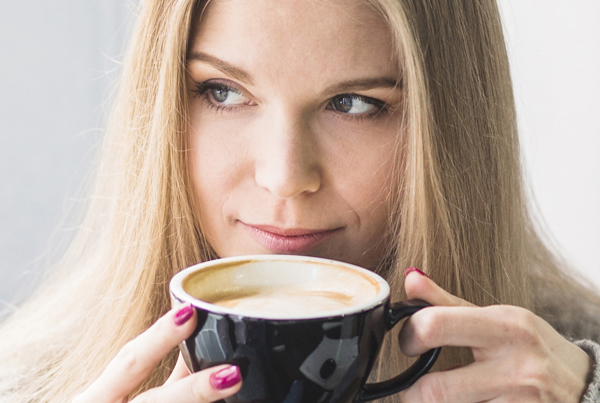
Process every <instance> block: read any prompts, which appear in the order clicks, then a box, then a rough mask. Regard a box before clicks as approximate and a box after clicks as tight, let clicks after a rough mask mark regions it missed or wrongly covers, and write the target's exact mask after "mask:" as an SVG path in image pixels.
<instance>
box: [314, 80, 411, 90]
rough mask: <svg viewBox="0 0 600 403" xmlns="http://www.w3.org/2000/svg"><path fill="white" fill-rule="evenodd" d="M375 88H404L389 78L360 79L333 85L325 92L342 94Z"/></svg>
mask: <svg viewBox="0 0 600 403" xmlns="http://www.w3.org/2000/svg"><path fill="white" fill-rule="evenodd" d="M373 88H393V89H395V88H398V89H401V88H402V83H401V82H400V81H399V80H397V79H395V78H389V77H376V78H359V79H356V80H348V81H343V82H341V83H336V84H333V85H331V86H329V87H327V89H326V90H325V91H324V92H325V93H326V94H340V93H344V92H351V91H361V90H362V91H364V90H369V89H373Z"/></svg>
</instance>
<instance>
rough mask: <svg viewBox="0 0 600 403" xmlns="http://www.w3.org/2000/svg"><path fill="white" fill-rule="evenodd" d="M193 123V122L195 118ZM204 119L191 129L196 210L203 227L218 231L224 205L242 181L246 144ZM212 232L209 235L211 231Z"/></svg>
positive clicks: (190, 156) (192, 174) (190, 162)
mask: <svg viewBox="0 0 600 403" xmlns="http://www.w3.org/2000/svg"><path fill="white" fill-rule="evenodd" d="M192 123H194V121H192ZM218 126H219V125H218V124H211V122H210V121H208V122H207V121H204V123H203V124H202V125H199V124H193V125H191V127H190V129H189V134H188V135H189V136H190V150H189V151H188V152H189V154H188V155H189V166H190V172H191V180H192V186H193V190H194V195H195V197H196V200H197V209H198V213H199V215H200V220H201V223H202V226H203V228H204V230H205V231H206V232H207V233H209V232H215V231H216V230H217V228H218V227H217V226H218V225H220V224H221V221H222V218H223V206H224V204H225V203H226V202H227V200H228V199H229V198H230V197H231V194H232V193H233V192H234V191H235V189H237V188H238V187H239V184H240V183H241V182H242V181H243V177H242V175H241V173H242V172H245V170H244V167H243V164H244V163H245V162H244V159H243V158H241V156H242V155H243V152H242V151H241V150H243V148H244V145H243V144H238V143H236V141H235V140H234V137H235V136H225V134H224V133H231V130H232V128H231V127H229V128H228V129H227V131H224V130H222V128H220V127H218ZM208 235H210V234H208Z"/></svg>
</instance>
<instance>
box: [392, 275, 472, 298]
mask: <svg viewBox="0 0 600 403" xmlns="http://www.w3.org/2000/svg"><path fill="white" fill-rule="evenodd" d="M405 274H406V276H405V279H404V289H405V290H406V295H407V296H408V298H409V299H422V300H423V301H427V302H429V303H430V304H431V305H439V306H474V305H473V304H471V303H470V302H467V301H465V300H464V299H461V298H458V297H456V296H454V295H452V294H450V293H449V292H447V291H446V290H444V289H443V288H441V287H440V286H438V285H437V284H436V283H435V281H433V280H432V279H431V278H429V277H428V276H427V275H426V274H425V273H423V272H421V271H420V270H417V269H415V268H410V269H408V270H406V273H405Z"/></svg>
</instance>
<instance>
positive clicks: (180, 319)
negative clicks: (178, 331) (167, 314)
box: [173, 304, 194, 326]
mask: <svg viewBox="0 0 600 403" xmlns="http://www.w3.org/2000/svg"><path fill="white" fill-rule="evenodd" d="M192 316H194V307H193V306H192V304H187V305H186V306H184V307H183V308H181V309H180V310H179V311H177V313H176V314H175V316H174V317H173V322H175V325H177V326H181V325H183V324H184V323H186V322H187V321H188V320H190V319H191V318H192Z"/></svg>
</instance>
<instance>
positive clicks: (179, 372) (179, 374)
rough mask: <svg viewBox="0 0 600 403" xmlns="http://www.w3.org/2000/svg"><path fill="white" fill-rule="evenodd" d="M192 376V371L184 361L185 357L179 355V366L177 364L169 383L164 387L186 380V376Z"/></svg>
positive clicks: (168, 380)
mask: <svg viewBox="0 0 600 403" xmlns="http://www.w3.org/2000/svg"><path fill="white" fill-rule="evenodd" d="M189 375H190V370H189V369H188V367H187V364H186V363H185V361H184V359H183V355H181V353H179V358H177V364H175V368H173V372H171V375H170V376H169V379H167V381H166V382H165V384H164V385H163V386H167V385H169V384H171V383H173V382H175V381H178V380H180V379H182V378H185V377H186V376H189Z"/></svg>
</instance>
